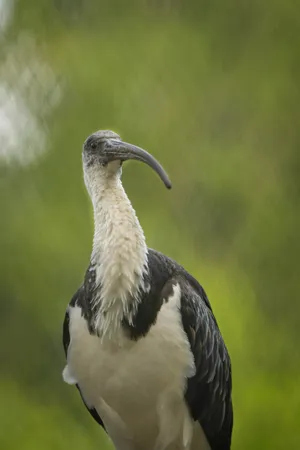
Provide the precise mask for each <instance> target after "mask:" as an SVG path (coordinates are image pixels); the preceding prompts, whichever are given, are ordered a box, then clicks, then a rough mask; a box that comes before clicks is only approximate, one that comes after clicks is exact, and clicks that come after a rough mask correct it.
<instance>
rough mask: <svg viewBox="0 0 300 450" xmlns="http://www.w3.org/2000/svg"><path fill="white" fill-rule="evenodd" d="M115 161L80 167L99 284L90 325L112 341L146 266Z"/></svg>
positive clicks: (130, 309)
mask: <svg viewBox="0 0 300 450" xmlns="http://www.w3.org/2000/svg"><path fill="white" fill-rule="evenodd" d="M119 165H120V163H119V162H118V161H117V162H113V163H110V164H109V165H108V167H106V168H101V167H91V168H90V169H89V170H88V171H85V182H86V185H87V187H88V191H89V193H90V196H91V199H92V202H93V207H94V222H95V231H94V240H93V252H92V257H91V263H92V264H93V265H94V266H95V268H96V284H97V285H99V286H100V284H101V289H99V296H98V297H96V299H95V304H94V305H93V306H94V309H95V310H96V311H97V314H96V324H95V325H96V328H97V329H98V332H99V335H100V336H104V335H106V336H109V337H110V338H111V339H112V338H113V339H115V340H117V339H119V340H120V332H121V331H120V324H121V320H122V318H123V317H124V316H126V317H127V319H128V320H129V322H131V320H132V314H134V312H135V311H136V308H137V306H138V301H139V297H138V294H139V292H140V291H141V290H143V291H145V290H147V289H148V288H149V287H148V286H145V284H144V281H143V279H144V275H145V273H146V272H147V267H148V265H147V262H148V260H147V253H148V250H147V245H146V242H145V237H144V233H143V230H142V228H141V226H140V223H139V221H138V218H137V216H136V214H135V211H134V209H133V207H132V205H131V203H130V201H129V199H128V197H127V195H126V193H125V191H124V189H123V186H122V183H121V180H120V168H119ZM118 172H119V173H118ZM103 313H105V314H103ZM100 317H101V320H99V319H100Z"/></svg>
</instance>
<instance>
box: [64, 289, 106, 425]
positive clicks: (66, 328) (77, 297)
mask: <svg viewBox="0 0 300 450" xmlns="http://www.w3.org/2000/svg"><path fill="white" fill-rule="evenodd" d="M82 295H84V290H83V288H82V287H81V288H80V289H78V291H77V292H76V294H75V295H74V296H73V298H72V300H71V301H70V303H69V307H74V306H75V304H76V303H77V301H78V300H80V296H82ZM80 303H81V302H79V304H80ZM68 310H69V308H68V309H67V311H66V314H65V319H64V323H63V346H64V350H65V356H66V358H67V354H68V348H69V344H70V331H69V323H70V316H69V311H68ZM76 387H77V389H78V390H79V392H80V396H81V398H82V401H83V403H84V404H85V406H86V408H87V410H88V411H89V413H90V414H91V416H92V417H93V418H94V419H95V420H96V422H98V424H99V425H101V427H103V428H104V430H105V427H104V424H103V422H102V420H101V417H100V416H99V414H98V413H97V411H96V409H95V408H90V407H89V406H88V405H87V404H86V403H85V401H84V398H83V396H82V393H81V390H80V387H79V386H78V384H76Z"/></svg>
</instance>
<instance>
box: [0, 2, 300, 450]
mask: <svg viewBox="0 0 300 450" xmlns="http://www.w3.org/2000/svg"><path fill="white" fill-rule="evenodd" d="M2 3H3V1H2ZM8 3H9V2H8ZM11 7H12V9H11V15H10V17H9V19H7V25H6V26H5V28H4V27H3V29H2V31H1V36H0V147H1V148H0V164H1V165H0V189H1V200H0V218H1V221H0V224H1V225H0V226H1V228H0V255H1V259H0V263H1V271H0V295H1V303H0V312H1V314H0V339H1V340H0V342H1V346H0V361H1V365H0V377H1V380H0V398H1V408H0V447H1V448H3V449H7V450H10V449H20V448H21V449H22V450H35V449H44V450H48V449H49V450H50V449H51V450H52V449H53V448H55V449H56V450H59V449H61V450H63V449H65V448H72V449H74V450H81V449H84V450H92V449H96V448H99V449H100V448H101V449H109V448H111V447H110V444H109V443H108V441H107V438H106V437H105V435H104V433H103V432H102V430H101V429H100V427H98V426H97V424H96V422H94V421H93V420H92V418H90V416H89V415H88V414H87V413H86V411H85V408H84V406H83V405H82V403H81V400H80V398H79V395H78V393H77V391H76V389H74V388H71V387H70V386H68V385H66V384H64V383H63V381H62V378H61V372H62V369H63V367H64V355H63V349H62V344H61V327H62V321H63V317H64V313H65V308H66V306H67V303H68V302H69V300H70V298H71V296H72V295H73V293H74V292H75V290H76V289H77V287H78V286H79V285H80V283H81V280H82V277H83V274H84V271H85V269H86V267H87V265H88V262H89V255H90V251H91V243H92V233H93V223H92V211H91V205H90V202H89V199H88V196H87V193H86V192H85V188H84V185H83V180H82V168H81V148H82V143H83V141H84V139H85V138H86V137H87V136H88V135H89V134H91V133H92V132H93V131H95V130H97V129H106V128H108V129H112V130H114V131H117V132H119V133H120V134H121V137H122V138H124V139H125V140H126V141H128V142H132V143H135V144H137V145H140V146H143V147H144V148H146V149H147V150H149V151H151V152H152V153H153V154H154V155H155V156H156V157H157V158H158V159H159V160H160V161H161V163H162V164H163V165H164V167H165V168H166V169H167V171H168V173H169V175H170V177H171V179H172V182H173V190H171V191H167V190H166V189H165V188H164V186H163V185H162V183H161V182H160V181H159V180H158V178H157V176H156V175H155V174H154V173H153V172H152V171H151V170H150V169H149V168H148V167H146V166H143V165H141V164H139V163H135V162H131V163H128V164H127V165H126V166H125V168H124V171H123V182H124V186H125V189H126V191H127V193H128V195H129V198H130V199H131V201H132V203H133V205H134V207H135V209H136V211H137V214H138V217H139V219H140V222H141V224H142V226H143V228H144V231H145V235H146V238H147V243H148V245H149V246H150V247H153V248H156V249H158V250H160V251H162V252H164V253H166V254H168V255H169V256H171V257H173V258H175V259H176V260H177V261H178V262H180V263H181V264H183V265H184V266H185V268H186V269H187V270H188V271H189V272H191V273H192V274H193V275H194V276H195V277H196V278H197V279H198V280H199V281H200V282H201V284H202V285H203V286H204V288H205V290H206V291H207V293H208V296H209V298H210V301H211V303H212V305H213V309H214V312H215V314H216V316H217V319H218V322H219V325H220V328H221V330H222V333H223V336H224V338H225V341H226V343H227V346H228V348H229V351H230V354H231V358H232V366H233V399H234V408H235V425H234V433H233V445H232V448H233V450H238V449H239V450H241V449H242V450H253V449H258V450H259V449H262V450H267V449H270V450H271V449H272V450H279V449H282V450H285V449H289V450H299V448H300V377H299V371H300V354H299V346H300V333H299V316H300V303H299V300H300V299H299V268H300V264H299V253H300V239H299V228H300V208H299V206H300V205H299V198H300V197H299V195H300V175H299V172H300V148H299V146H300V114H299V104H300V5H299V2H295V1H292V0H285V1H279V0H272V1H271V0H260V1H258V0H252V1H244V0H231V1H229V0H225V1H216V0H211V1H207V0H199V1H196V0H195V1H189V2H188V1H183V0H174V1H171V0H169V1H164V0H161V1H158V0H156V1H155V0H141V1H137V0H135V1H133V0H132V1H129V0H127V1H123V0H119V1H112V0H111V1H108V0H107V1H96V0H94V1H83V0H72V1H71V0H56V1H49V0H40V1H38V0H19V1H18V2H15V3H14V4H13V3H12V2H11ZM16 99H18V100H16ZM13 105H14V108H13ZM21 105H23V106H22V107H21ZM10 108H12V109H13V112H11V111H10V112H9V114H8V112H7V111H8V110H9V109H10ZM22 108H23V110H22ZM22 111H23V112H22ZM8 116H9V117H8ZM10 126H11V128H12V130H10V131H9V130H8V129H9V127H10ZM8 137H10V139H11V141H9V139H8Z"/></svg>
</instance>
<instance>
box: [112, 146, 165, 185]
mask: <svg viewBox="0 0 300 450" xmlns="http://www.w3.org/2000/svg"><path fill="white" fill-rule="evenodd" d="M106 156H107V157H108V160H109V161H113V160H116V159H119V160H120V161H127V160H128V159H136V160H137V161H142V162H144V163H145V164H148V166H150V167H151V168H152V169H153V170H154V171H155V172H156V173H157V174H158V175H159V177H160V179H161V180H162V181H163V182H164V184H165V186H166V187H167V188H168V189H171V187H172V183H171V181H170V179H169V177H168V175H167V173H166V171H165V170H164V168H163V167H162V166H161V164H160V163H159V162H158V161H157V160H156V159H155V158H154V157H153V156H152V155H150V153H148V152H146V150H144V149H143V148H140V147H137V146H136V145H132V144H128V143H127V142H123V141H119V140H118V139H116V140H115V139H110V140H109V143H108V148H107V150H106Z"/></svg>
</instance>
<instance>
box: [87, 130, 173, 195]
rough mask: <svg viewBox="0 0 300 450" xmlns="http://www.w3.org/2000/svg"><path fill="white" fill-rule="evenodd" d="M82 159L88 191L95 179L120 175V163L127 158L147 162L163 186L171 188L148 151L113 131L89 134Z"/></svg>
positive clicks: (107, 178) (113, 177) (164, 173)
mask: <svg viewBox="0 0 300 450" xmlns="http://www.w3.org/2000/svg"><path fill="white" fill-rule="evenodd" d="M82 159H83V170H84V178H85V183H86V185H87V188H88V190H89V191H90V189H91V183H95V179H99V178H100V179H102V180H103V179H104V180H110V179H115V178H116V177H120V176H121V166H122V163H123V162H124V161H127V160H129V159H135V160H138V161H142V162H144V163H146V164H148V165H149V166H150V167H152V169H153V170H155V172H156V173H157V174H158V175H159V177H160V178H161V180H162V181H163V182H164V184H165V186H166V187H167V188H168V189H170V188H171V182H170V180H169V178H168V175H167V174H166V172H165V170H164V169H163V167H162V166H161V165H160V164H159V162H158V161H157V160H156V159H155V158H154V157H153V156H152V155H150V153H148V152H146V150H143V149H142V148H140V147H137V146H136V145H132V144H128V143H127V142H123V141H122V140H121V138H120V136H119V135H118V134H116V133H114V132H113V131H109V130H105V131H97V132H96V133H93V134H91V135H90V136H89V137H88V138H87V139H86V141H85V143H84V145H83V153H82Z"/></svg>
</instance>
